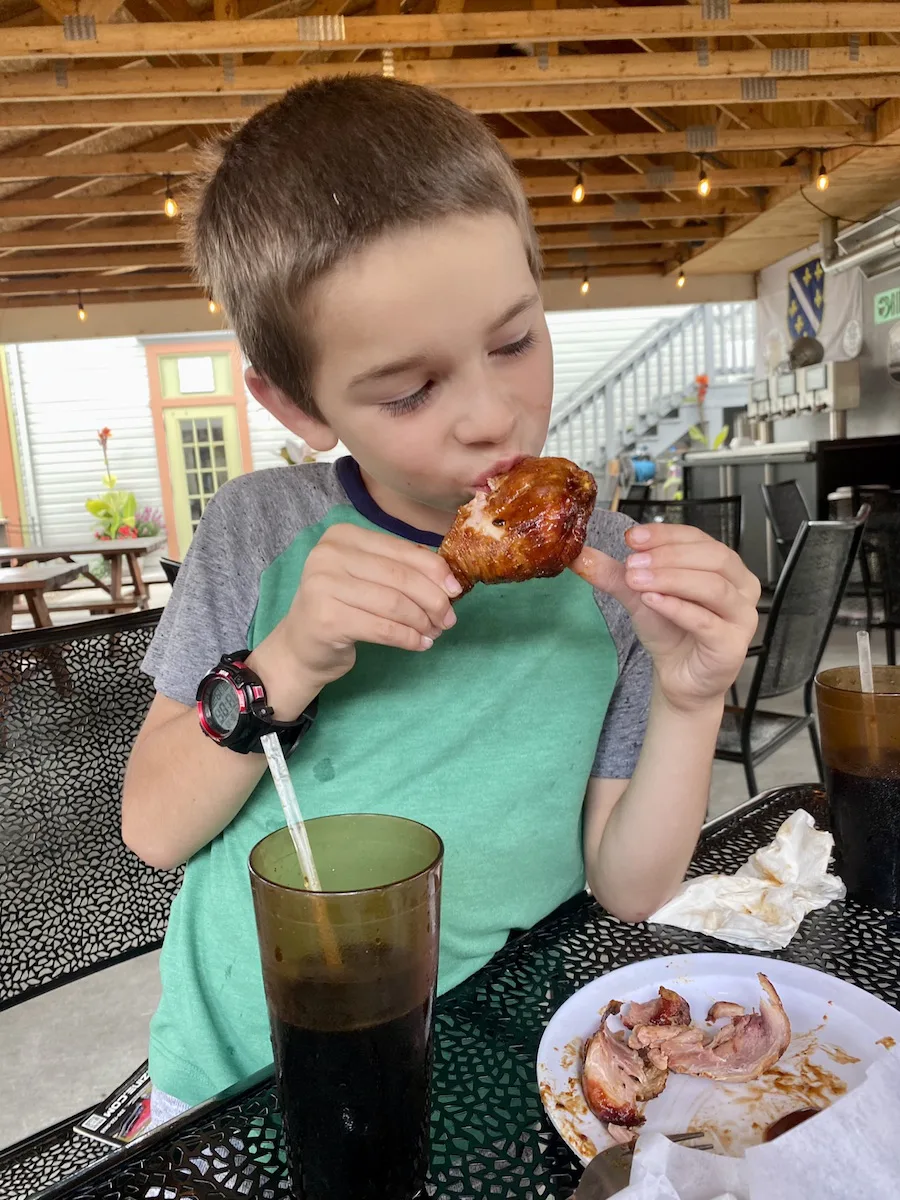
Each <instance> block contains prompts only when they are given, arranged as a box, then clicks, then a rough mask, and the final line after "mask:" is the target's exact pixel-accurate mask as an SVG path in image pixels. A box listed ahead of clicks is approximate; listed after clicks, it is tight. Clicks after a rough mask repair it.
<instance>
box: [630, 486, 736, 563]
mask: <svg viewBox="0 0 900 1200" xmlns="http://www.w3.org/2000/svg"><path fill="white" fill-rule="evenodd" d="M619 512H623V513H625V515H626V516H627V517H631V518H632V520H635V521H638V522H639V523H641V524H647V523H649V522H651V521H664V522H666V524H672V525H694V526H695V527H696V528H697V529H702V530H703V532H704V533H708V534H709V535H710V537H714V538H715V539H716V541H718V542H724V543H725V545H726V546H730V547H731V549H732V550H737V549H738V547H739V546H740V544H741V497H740V496H716V497H714V498H712V499H709V500H623V501H622V503H621V504H620V505H619Z"/></svg>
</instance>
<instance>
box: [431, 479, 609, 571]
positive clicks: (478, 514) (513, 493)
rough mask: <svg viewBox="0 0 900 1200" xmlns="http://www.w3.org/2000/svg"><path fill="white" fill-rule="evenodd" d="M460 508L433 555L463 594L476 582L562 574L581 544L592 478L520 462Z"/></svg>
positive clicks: (591, 508)
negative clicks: (439, 557)
mask: <svg viewBox="0 0 900 1200" xmlns="http://www.w3.org/2000/svg"><path fill="white" fill-rule="evenodd" d="M488 488H489V490H488V491H481V490H479V491H478V493H477V494H476V496H475V498H474V499H473V500H470V501H469V503H468V504H464V505H463V506H462V508H461V509H460V510H459V512H458V513H457V516H456V520H455V521H454V522H453V526H452V528H451V529H450V531H449V533H448V534H447V536H446V537H445V538H444V540H443V542H442V543H441V547H440V550H439V551H438V553H439V554H441V555H442V556H443V557H444V558H445V559H446V560H447V564H448V565H449V567H450V570H451V571H452V572H453V574H454V575H455V576H456V578H457V579H458V580H459V582H460V584H461V585H462V588H463V594H465V592H468V591H470V590H471V589H472V587H474V585H475V584H476V583H522V582H524V581H525V580H526V579H537V578H543V579H546V578H550V577H552V576H554V575H560V574H561V573H562V572H563V571H564V570H565V569H566V567H568V566H569V565H570V564H571V563H572V562H574V561H575V559H576V558H577V557H578V555H579V554H580V553H581V549H582V546H583V545H584V539H585V535H586V534H587V526H588V521H589V520H590V516H591V513H592V512H593V511H594V501H595V500H596V498H597V484H596V482H595V481H594V477H593V476H592V475H589V474H588V472H587V471H582V470H581V468H580V467H577V466H576V465H575V464H574V463H572V462H569V460H568V459H566V458H525V459H522V461H521V462H520V463H518V464H517V465H516V466H515V467H513V468H512V470H511V471H509V472H507V474H505V475H500V476H498V477H497V478H494V479H491V480H489V481H488Z"/></svg>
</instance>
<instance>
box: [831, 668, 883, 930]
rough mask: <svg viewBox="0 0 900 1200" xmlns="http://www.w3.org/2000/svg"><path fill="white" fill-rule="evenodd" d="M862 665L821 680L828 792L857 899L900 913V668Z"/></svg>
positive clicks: (839, 851)
mask: <svg viewBox="0 0 900 1200" xmlns="http://www.w3.org/2000/svg"><path fill="white" fill-rule="evenodd" d="M873 675H874V681H875V690H874V692H863V691H862V689H861V688H860V684H859V668H858V667H836V668H834V669H833V670H830V671H822V672H821V673H820V674H819V675H818V676H817V677H816V701H817V705H818V710H819V729H820V733H821V738H822V757H823V759H824V760H825V788H826V792H827V795H828V812H829V819H830V824H831V831H832V834H833V835H834V845H835V866H836V869H837V873H838V874H839V875H840V877H841V879H843V881H844V883H845V884H846V886H847V895H848V897H849V898H850V899H851V900H858V901H859V902H860V903H861V904H868V905H871V906H873V907H875V908H884V909H890V910H893V911H895V912H896V911H898V910H900V667H874V668H873Z"/></svg>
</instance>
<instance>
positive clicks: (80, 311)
mask: <svg viewBox="0 0 900 1200" xmlns="http://www.w3.org/2000/svg"><path fill="white" fill-rule="evenodd" d="M78 320H79V321H82V322H84V321H86V320H87V313H86V312H85V311H84V305H83V304H82V303H81V292H79V293H78Z"/></svg>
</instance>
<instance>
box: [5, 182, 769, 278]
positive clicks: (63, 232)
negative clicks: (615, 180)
mask: <svg viewBox="0 0 900 1200" xmlns="http://www.w3.org/2000/svg"><path fill="white" fill-rule="evenodd" d="M112 199H113V200H115V197H113V198H112ZM123 199H129V197H124V198H123ZM154 199H155V198H154ZM140 203H141V204H142V206H143V207H144V208H145V209H150V205H149V204H147V203H144V202H143V201H141V202H140ZM110 207H112V205H110ZM150 210H151V211H152V212H153V214H154V215H157V214H158V213H159V203H158V201H157V202H155V203H154V204H153V207H152V209H150ZM759 211H760V210H759V206H758V205H756V204H753V203H752V202H749V201H745V200H735V201H731V202H721V203H719V204H715V203H709V204H702V203H697V204H673V203H664V204H645V205H640V204H618V205H616V204H591V205H586V206H584V207H583V208H580V209H575V208H566V207H564V206H563V205H559V206H556V207H544V208H535V209H534V210H533V215H534V218H535V224H536V225H537V226H539V227H540V228H543V227H545V226H554V225H557V226H558V225H566V226H573V225H579V226H592V227H593V232H590V231H584V232H582V231H580V232H579V236H582V237H589V238H590V239H591V241H592V242H593V243H596V242H597V241H604V242H616V241H619V240H621V239H625V240H627V241H628V244H631V245H634V244H636V243H640V242H648V243H650V242H653V241H664V240H665V239H666V238H667V237H668V236H670V235H675V234H677V235H678V237H679V239H682V235H683V238H684V239H686V240H698V239H702V237H703V236H704V235H706V234H712V232H713V230H714V227H713V226H711V225H709V224H708V222H710V221H716V220H720V219H722V218H724V217H725V216H741V215H746V214H753V213H758V212H759ZM5 215H6V214H5V212H4V210H3V209H2V208H0V219H2V217H3V216H5ZM674 219H680V220H702V221H704V225H702V226H695V227H693V228H692V227H690V226H687V227H683V226H675V227H673V228H672V229H669V228H668V227H656V228H653V229H649V230H647V229H632V230H619V229H604V228H599V227H600V226H606V225H609V226H615V225H619V224H624V223H625V222H635V221H646V220H654V221H659V220H674ZM186 237H187V231H186V229H185V227H184V226H183V225H182V223H181V222H180V221H165V222H163V221H159V222H158V223H156V224H153V225H99V224H88V225H84V226H80V227H78V228H76V229H54V228H47V227H46V226H42V227H40V228H38V229H19V230H15V231H14V232H10V233H3V232H0V250H66V249H74V248H76V247H80V248H88V247H100V246H160V245H172V246H178V245H181V244H182V243H183V242H184V241H185V240H186ZM6 261H7V260H6V259H0V273H2V270H3V264H4V263H5V262H6Z"/></svg>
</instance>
